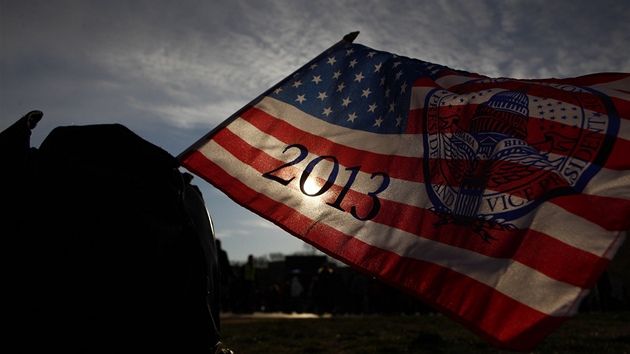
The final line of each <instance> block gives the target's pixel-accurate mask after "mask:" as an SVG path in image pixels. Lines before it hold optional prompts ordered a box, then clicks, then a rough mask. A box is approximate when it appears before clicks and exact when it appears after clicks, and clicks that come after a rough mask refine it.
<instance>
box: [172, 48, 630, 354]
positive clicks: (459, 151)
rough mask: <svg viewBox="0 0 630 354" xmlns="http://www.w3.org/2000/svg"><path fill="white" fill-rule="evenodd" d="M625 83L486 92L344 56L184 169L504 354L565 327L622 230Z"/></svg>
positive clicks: (224, 128) (293, 86)
mask: <svg viewBox="0 0 630 354" xmlns="http://www.w3.org/2000/svg"><path fill="white" fill-rule="evenodd" d="M629 100H630V74H620V73H617V74H612V73H611V74H594V75H588V76H583V77H578V78H573V79H544V80H514V79H506V78H497V79H494V78H488V77H485V76H482V75H477V74H472V73H468V72H464V71H458V70H453V69H450V68H447V67H445V66H442V65H437V64H432V63H428V62H424V61H421V60H417V59H411V58H406V57H402V56H397V55H394V54H391V53H387V52H383V51H378V50H373V49H371V48H368V47H365V46H362V45H358V44H352V43H349V42H347V41H342V42H340V43H339V44H337V45H335V46H333V47H332V48H331V49H329V50H328V51H326V52H324V53H322V54H321V55H320V56H318V57H317V58H315V59H313V60H312V61H311V62H309V63H308V64H306V65H305V66H304V67H302V68H301V69H299V70H298V71H296V72H295V74H293V75H291V76H289V77H287V78H286V79H285V80H283V81H282V82H281V83H279V84H278V85H276V86H274V87H272V88H271V89H269V90H268V91H267V92H266V93H264V94H263V95H261V96H260V97H259V98H257V99H256V100H254V101H253V102H251V103H250V104H249V105H247V106H246V107H245V108H244V109H242V110H240V111H239V112H237V113H236V114H235V115H234V116H232V117H231V118H229V119H228V120H227V121H226V122H224V123H223V124H222V125H221V126H219V127H217V128H216V129H215V130H213V131H212V132H210V133H209V134H208V135H206V136H205V137H203V138H202V139H200V140H199V141H198V142H197V143H195V144H193V145H192V146H191V147H190V148H189V149H188V150H187V151H185V152H184V153H182V154H181V155H180V160H181V162H182V165H183V166H184V167H186V168H187V169H189V170H190V171H192V172H194V173H195V174H197V175H199V176H201V177H202V178H204V179H205V180H207V181H208V182H210V183H211V184H213V185H214V186H216V187H217V188H219V189H220V190H222V191H223V192H225V193H226V194H227V195H228V196H229V197H231V198H232V199H233V200H235V201H236V202H237V203H239V204H240V205H242V206H244V207H245V208H247V209H250V210H251V211H253V212H255V213H257V214H259V215H261V216H263V217H265V218H267V219H269V220H271V221H272V222H274V223H275V224H277V225H278V226H280V227H281V228H283V229H284V230H286V231H288V232H289V233H291V234H293V235H295V236H297V237H299V238H301V239H302V240H304V241H306V242H308V243H310V244H313V245H314V246H316V247H317V248H318V249H320V250H322V251H324V252H326V253H327V254H329V255H331V256H333V257H335V258H337V259H339V260H342V261H343V262H345V263H347V264H349V265H352V266H353V267H355V268H356V269H359V270H360V271H362V272H365V273H367V274H369V275H371V276H373V277H375V278H377V279H379V280H381V281H383V282H385V283H387V284H390V285H393V286H395V287H398V288H399V289H402V290H404V291H406V292H408V293H410V294H413V295H415V296H417V297H418V298H419V299H421V300H423V301H425V302H426V303H428V304H430V305H431V306H433V307H435V308H436V309H439V310H440V311H442V312H443V313H445V314H447V315H449V316H451V317H452V318H454V319H456V320H457V321H459V322H461V323H463V324H464V325H466V326H467V327H469V328H470V329H471V330H473V331H474V332H475V333H477V334H478V335H479V336H480V337H482V338H484V339H485V340H487V341H489V342H491V343H493V344H494V345H496V346H498V347H503V348H508V349H514V350H529V349H531V348H532V347H533V346H535V345H536V344H537V343H538V342H539V341H541V340H542V339H544V338H545V337H546V336H547V335H548V334H549V333H551V332H552V331H553V330H554V329H555V328H556V327H558V326H559V325H560V324H561V323H563V322H564V321H566V320H567V319H568V318H570V317H571V316H572V315H574V314H576V313H577V310H578V306H579V304H580V301H581V300H582V299H584V298H585V296H586V295H587V294H588V292H589V289H590V288H592V287H593V286H594V285H595V283H596V281H597V279H598V278H599V276H600V275H601V274H602V273H603V271H604V270H605V268H606V266H607V265H608V263H609V262H610V260H611V259H612V257H613V256H614V254H615V252H616V250H617V249H618V248H619V247H620V245H621V243H622V242H623V240H624V230H627V229H629V228H630V172H629V171H630V159H629V158H628V157H627V155H626V154H627V151H630V122H629V121H628V119H630V103H629Z"/></svg>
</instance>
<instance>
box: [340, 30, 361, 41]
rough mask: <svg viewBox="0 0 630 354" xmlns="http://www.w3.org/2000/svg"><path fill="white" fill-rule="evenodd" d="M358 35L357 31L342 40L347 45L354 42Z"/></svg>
mask: <svg viewBox="0 0 630 354" xmlns="http://www.w3.org/2000/svg"><path fill="white" fill-rule="evenodd" d="M358 35H359V31H356V32H351V33H348V34H346V35H345V36H344V37H343V40H344V41H346V42H348V43H352V42H354V40H355V39H356V38H357V36H358Z"/></svg>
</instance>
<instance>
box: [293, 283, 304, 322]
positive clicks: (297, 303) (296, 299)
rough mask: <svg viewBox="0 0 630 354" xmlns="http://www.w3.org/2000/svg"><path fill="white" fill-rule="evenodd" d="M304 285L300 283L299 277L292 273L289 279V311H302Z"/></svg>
mask: <svg viewBox="0 0 630 354" xmlns="http://www.w3.org/2000/svg"><path fill="white" fill-rule="evenodd" d="M303 292H304V287H303V286H302V283H300V278H298V276H297V275H294V276H293V278H292V279H291V311H292V312H297V313H301V312H302V293H303Z"/></svg>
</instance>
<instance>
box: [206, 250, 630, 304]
mask: <svg viewBox="0 0 630 354" xmlns="http://www.w3.org/2000/svg"><path fill="white" fill-rule="evenodd" d="M218 245H219V249H221V248H220V241H218ZM220 252H225V251H224V250H222V249H221V251H220ZM225 258H226V259H227V254H226V255H225ZM219 259H221V256H219ZM314 262H320V263H319V264H320V265H319V267H313V264H314ZM255 263H256V262H254V258H253V256H252V255H250V256H249V257H248V261H247V263H245V264H243V265H239V264H235V265H230V263H229V261H227V262H221V261H220V264H221V265H222V267H221V270H220V272H221V279H222V283H221V284H222V296H221V311H222V312H224V313H225V312H232V313H237V314H248V313H253V312H284V313H313V314H319V315H323V314H331V315H343V314H355V315H390V314H391V315H401V314H402V315H423V314H435V313H437V311H436V310H434V309H433V308H432V307H430V306H428V305H426V304H425V303H423V302H422V301H421V300H419V299H418V298H416V297H414V296H411V295H408V294H406V293H404V292H402V291H400V290H398V289H396V288H394V287H392V286H389V285H387V284H385V283H383V282H381V281H379V280H377V279H374V278H372V277H369V276H366V275H364V274H362V273H360V272H358V271H355V270H354V269H353V268H351V267H346V266H337V265H336V264H334V263H331V262H329V261H328V258H327V257H326V256H287V257H286V258H285V260H283V261H275V262H267V263H266V266H264V267H259V268H257V267H255ZM296 264H298V265H302V266H303V268H302V269H300V268H295V266H296ZM309 265H310V267H309ZM252 275H254V276H252ZM623 310H630V292H629V291H628V287H627V286H622V287H619V289H616V290H614V289H613V286H612V284H611V280H610V277H609V274H608V272H605V273H604V275H603V276H602V277H601V278H600V280H599V281H598V284H597V286H596V287H595V288H594V289H593V290H592V291H591V293H590V295H589V296H588V297H587V298H586V299H585V300H584V301H583V302H582V304H581V307H580V311H581V312H603V311H623Z"/></svg>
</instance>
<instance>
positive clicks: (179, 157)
mask: <svg viewBox="0 0 630 354" xmlns="http://www.w3.org/2000/svg"><path fill="white" fill-rule="evenodd" d="M358 35H359V31H356V32H351V33H348V34H347V35H345V36H344V37H343V39H342V40H341V41H339V42H337V43H335V44H334V45H332V46H331V47H330V48H328V49H326V50H325V51H323V52H322V53H320V54H319V55H317V56H316V57H315V58H313V59H312V60H310V61H308V62H307V63H306V64H304V65H302V66H301V67H300V68H299V69H297V70H295V71H294V72H293V73H291V74H290V75H288V76H286V77H285V78H284V79H282V80H281V81H280V82H278V83H277V84H275V85H273V86H271V87H270V88H269V89H268V90H266V91H265V92H263V93H262V94H260V95H259V96H258V97H256V98H255V99H253V100H252V101H250V102H249V103H248V104H246V105H245V106H243V107H242V108H241V109H239V110H238V111H236V113H234V114H232V115H231V116H230V117H228V118H227V119H226V120H224V121H223V122H221V123H220V124H219V125H217V126H216V127H214V129H212V130H211V131H210V132H208V133H207V134H205V135H204V136H202V137H201V138H200V139H199V140H197V141H196V142H195V143H193V144H192V145H190V146H189V147H188V148H187V149H186V150H184V151H183V152H181V153H180V154H179V155H177V161H178V162H179V165H180V166H181V164H182V162H183V161H184V160H185V159H186V158H187V157H188V156H189V155H190V154H191V153H192V152H194V151H196V150H198V149H199V148H200V147H201V146H202V145H203V144H205V143H206V142H207V141H208V140H210V139H211V138H212V136H213V135H214V134H215V133H216V132H218V131H219V130H220V129H222V128H224V127H225V126H227V125H228V124H230V123H232V121H234V120H235V119H237V118H238V117H240V116H241V115H242V114H243V113H244V112H245V111H246V110H248V109H249V108H251V107H252V106H255V105H256V104H257V103H258V102H260V101H261V100H262V99H263V98H264V97H265V96H267V95H269V93H271V92H272V91H274V90H275V89H276V88H277V87H278V86H281V85H283V84H284V83H285V81H286V80H289V79H290V78H291V77H292V76H293V75H295V74H296V73H297V72H299V71H301V70H302V69H304V68H305V67H308V66H310V65H311V64H312V63H313V62H315V61H318V60H319V58H321V56H322V55H325V54H326V53H328V52H329V51H331V50H332V49H334V48H336V47H337V46H340V45H344V44H348V43H352V42H354V40H355V39H356V38H357V36H358Z"/></svg>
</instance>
